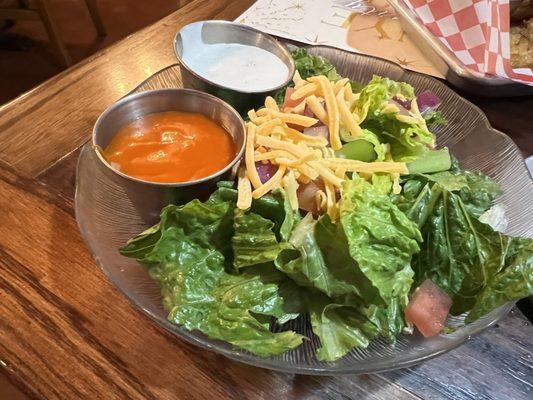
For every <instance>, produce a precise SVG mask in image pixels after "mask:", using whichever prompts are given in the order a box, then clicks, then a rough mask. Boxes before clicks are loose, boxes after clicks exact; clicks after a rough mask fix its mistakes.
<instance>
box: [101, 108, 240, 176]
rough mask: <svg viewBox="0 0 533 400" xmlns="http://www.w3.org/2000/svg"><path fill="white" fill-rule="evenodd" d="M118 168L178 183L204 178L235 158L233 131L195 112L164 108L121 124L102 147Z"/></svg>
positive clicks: (126, 171)
mask: <svg viewBox="0 0 533 400" xmlns="http://www.w3.org/2000/svg"><path fill="white" fill-rule="evenodd" d="M104 157H105V159H106V160H107V162H109V164H110V165H111V166H112V167H113V168H115V169H117V170H119V171H120V172H122V173H124V174H126V175H130V176H133V177H135V178H139V179H143V180H146V181H150V182H160V183H176V182H188V181H192V180H196V179H201V178H205V177H206V176H209V175H211V174H213V173H215V172H217V171H219V170H221V169H222V168H224V167H225V166H226V165H228V164H229V163H230V162H231V161H232V160H233V158H234V157H235V145H234V143H233V140H232V138H231V136H230V135H229V134H228V132H226V131H225V130H224V129H223V128H222V127H221V126H219V125H217V124H216V123H215V122H214V121H213V120H211V119H210V118H208V117H206V116H204V115H202V114H197V113H188V112H177V111H170V112H163V113H155V114H150V115H147V116H144V117H142V118H140V119H138V120H135V121H133V122H131V123H129V124H127V125H125V126H124V127H122V128H121V129H120V130H119V132H118V133H117V134H116V136H115V137H114V138H113V140H112V141H111V143H110V144H109V145H108V146H107V148H106V149H105V150H104Z"/></svg>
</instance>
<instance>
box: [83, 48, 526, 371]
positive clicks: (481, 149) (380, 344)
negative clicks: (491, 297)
mask: <svg viewBox="0 0 533 400" xmlns="http://www.w3.org/2000/svg"><path fill="white" fill-rule="evenodd" d="M311 53H313V54H319V55H323V56H325V57H327V58H329V59H330V60H331V61H332V62H333V64H335V65H336V66H337V68H338V70H339V73H340V74H341V75H342V76H346V77H349V78H351V79H354V80H356V81H361V82H367V81H368V80H370V79H371V78H372V75H373V74H377V75H383V76H388V77H390V78H392V79H395V80H399V81H405V82H409V83H410V84H412V85H413V86H414V87H415V89H416V91H417V92H418V93H420V92H422V91H424V90H431V91H432V92H434V93H436V94H437V95H438V96H439V97H440V98H441V99H442V100H443V104H442V108H441V110H442V112H443V113H444V116H445V117H446V119H447V120H448V125H446V126H445V127H440V128H439V129H437V130H436V131H435V133H436V134H437V137H438V143H439V145H440V146H448V147H449V148H450V150H451V152H452V153H453V154H454V155H455V156H456V157H458V158H459V160H460V161H461V163H462V165H463V166H464V167H466V168H469V169H474V170H481V171H483V172H485V173H486V174H488V175H489V176H491V177H492V178H493V179H495V180H496V181H497V182H498V183H499V184H500V185H501V186H502V189H503V192H504V194H503V196H501V197H500V198H499V199H498V203H499V204H502V205H503V206H504V207H505V210H506V214H507V217H508V220H509V224H508V226H507V229H506V233H508V234H510V235H516V236H533V224H532V218H533V202H532V201H531V199H533V181H532V180H531V177H530V175H529V173H528V171H527V169H526V166H525V164H524V161H523V159H522V156H521V154H520V151H519V150H518V148H517V147H516V145H515V144H514V143H513V141H512V140H511V139H510V138H509V137H507V136H506V135H504V134H503V133H501V132H499V131H497V130H495V129H492V128H491V127H490V125H489V123H488V121H487V119H486V117H485V116H484V115H483V113H482V112H481V111H480V110H479V109H478V108H477V107H476V106H474V105H473V104H471V103H469V102H468V101H466V100H465V99H463V98H462V97H460V96H459V95H458V94H456V93H455V92H453V91H452V90H450V89H449V88H448V87H446V86H445V85H444V84H442V83H441V82H439V81H437V80H436V79H433V78H430V77H427V76H424V75H420V74H417V73H414V72H408V71H405V70H403V69H402V68H400V67H398V66H397V65H395V64H392V63H389V62H387V61H383V60H380V59H376V58H372V57H368V56H362V55H357V54H352V53H347V52H344V51H341V50H337V49H333V48H328V47H323V46H318V47H315V48H313V49H312V50H311ZM180 86H181V80H180V74H179V68H178V67H177V66H171V67H169V68H167V69H165V70H162V71H160V72H158V73H157V74H155V75H154V76H152V77H151V78H149V79H148V80H147V81H145V82H144V83H143V84H142V85H141V86H139V87H138V88H137V89H136V90H135V92H138V91H142V90H148V89H156V88H162V87H180ZM75 201H76V204H75V206H76V218H77V221H78V224H79V228H80V230H81V233H82V235H83V238H84V240H85V242H86V244H87V246H88V247H89V249H90V251H91V253H92V255H93V257H94V259H95V261H96V263H97V264H98V265H99V266H100V268H101V269H102V270H103V271H104V273H105V274H106V275H107V277H108V278H109V279H110V280H111V281H112V282H113V283H114V284H115V285H116V286H117V287H118V288H119V289H120V290H121V291H122V293H124V295H125V296H126V297H127V298H128V299H129V300H130V301H131V302H132V303H134V304H135V305H136V306H137V307H138V308H139V309H141V310H142V311H143V312H145V313H146V314H148V315H149V316H150V317H151V318H152V319H153V320H154V321H155V322H156V323H157V324H159V325H160V326H162V327H164V328H165V329H168V330H169V331H171V332H173V333H174V334H176V335H177V336H179V337H180V338H182V339H184V340H186V341H188V342H190V343H193V344H195V345H198V346H200V347H203V348H206V349H209V350H212V351H216V352H218V353H221V354H224V355H225V356H227V357H229V358H232V359H234V360H237V361H241V362H244V363H248V364H253V365H255V366H259V367H264V368H270V369H274V370H280V371H285V372H290V373H300V374H320V375H333V374H348V373H349V374H354V373H368V372H377V371H384V370H390V369H395V368H402V367H407V366H410V365H413V364H416V363H418V362H420V361H423V360H426V359H428V358H431V357H434V356H436V355H438V354H442V353H444V352H446V351H448V350H451V349H453V348H455V347H457V346H459V345H460V344H461V343H463V342H464V341H466V340H468V339H469V338H470V337H471V336H472V335H475V334H477V333H479V332H481V331H482V330H483V329H485V328H487V327H489V326H491V325H492V324H494V323H495V322H497V321H498V320H499V319H500V318H502V317H503V316H504V315H505V314H506V313H507V312H508V311H509V310H510V308H511V307H512V304H508V305H506V306H503V307H501V308H500V309H498V310H495V311H494V312H492V313H490V314H489V315H486V316H485V317H483V318H481V319H479V320H478V321H476V322H475V323H473V324H471V325H468V326H465V327H461V328H459V329H457V330H456V331H455V332H454V333H452V334H448V335H440V336H438V337H435V338H431V339H424V338H423V337H421V336H420V335H419V334H418V333H415V334H414V335H404V336H401V337H399V339H398V342H397V343H396V345H394V346H393V345H391V344H389V343H387V342H386V341H385V340H382V339H377V340H374V341H373V342H372V343H371V345H370V346H369V347H368V348H366V349H355V350H353V351H352V352H351V353H349V354H348V355H346V356H345V357H343V358H341V359H340V360H338V361H336V362H320V361H318V360H317V359H316V358H315V356H314V354H315V349H316V348H317V346H318V343H319V342H318V339H317V338H316V337H314V336H313V335H312V334H311V331H310V327H309V324H308V321H306V320H305V319H301V320H297V321H294V322H293V326H289V328H291V329H294V330H296V331H298V332H300V333H302V334H304V335H306V336H308V337H310V339H311V340H309V341H304V343H303V344H302V345H301V346H300V347H298V348H297V349H294V350H292V351H290V352H287V353H285V354H283V355H280V356H277V357H271V358H261V357H257V356H255V355H253V354H250V353H248V352H246V351H243V350H239V349H235V348H234V347H232V346H231V345H229V344H227V343H225V342H221V341H218V340H211V339H209V338H208V337H206V336H205V335H203V334H202V333H200V332H197V331H194V332H190V331H188V330H185V329H182V328H181V327H179V326H176V325H172V324H170V323H169V322H168V321H167V320H166V313H165V311H164V310H163V307H162V305H161V296H160V293H159V289H158V287H157V285H156V284H155V283H154V282H153V281H152V280H151V279H150V278H149V276H148V273H147V272H146V270H145V269H144V268H143V267H142V266H140V265H139V264H138V263H136V262H135V261H134V260H131V259H128V258H125V257H122V256H121V255H120V254H119V253H118V251H117V250H118V248H119V247H121V246H123V245H124V243H126V241H127V240H128V239H129V238H131V237H132V236H134V235H136V234H138V233H139V232H141V231H142V230H144V229H145V228H147V227H148V224H147V223H146V222H143V218H142V216H141V215H140V213H139V212H138V211H137V210H136V209H135V207H134V206H133V205H132V202H131V201H130V199H129V198H128V196H127V195H126V193H125V191H124V190H123V188H121V187H119V186H117V185H116V184H114V183H113V182H112V181H111V180H110V179H109V178H108V177H107V175H106V174H105V171H103V169H102V168H101V167H100V164H99V163H98V162H97V160H96V157H95V155H94V152H93V151H92V150H91V148H90V147H89V146H88V145H86V146H85V147H84V148H83V150H82V152H81V154H80V158H79V163H78V169H77V180H76V200H75ZM146 211H147V210H143V214H144V215H146ZM149 211H157V212H159V210H149ZM461 321H462V318H460V317H459V318H453V319H452V320H451V321H450V323H451V324H452V325H459V324H460V323H461Z"/></svg>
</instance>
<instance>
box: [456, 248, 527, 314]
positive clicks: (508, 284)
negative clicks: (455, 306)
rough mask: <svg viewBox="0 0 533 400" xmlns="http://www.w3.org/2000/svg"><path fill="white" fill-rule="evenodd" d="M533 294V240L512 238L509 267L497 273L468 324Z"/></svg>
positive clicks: (478, 298) (479, 296) (473, 308)
mask: <svg viewBox="0 0 533 400" xmlns="http://www.w3.org/2000/svg"><path fill="white" fill-rule="evenodd" d="M531 295H533V240H532V239H512V243H511V244H510V249H509V251H508V254H507V259H506V261H505V266H504V268H502V269H501V270H500V271H498V272H497V273H496V274H494V275H493V276H492V277H491V278H490V279H489V280H488V282H487V284H486V286H485V287H484V288H483V289H482V290H481V292H480V293H479V294H478V295H477V296H476V299H475V302H474V305H473V307H472V309H471V310H470V312H469V313H468V316H467V317H466V319H465V323H470V322H473V321H475V320H476V319H478V318H479V317H481V316H483V315H485V314H487V313H489V312H490V311H492V310H494V309H496V308H498V307H500V306H502V305H504V304H505V303H508V302H510V301H517V300H520V299H522V298H524V297H527V296H531Z"/></svg>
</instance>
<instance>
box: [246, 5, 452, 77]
mask: <svg viewBox="0 0 533 400" xmlns="http://www.w3.org/2000/svg"><path fill="white" fill-rule="evenodd" d="M236 21H237V22H240V23H243V24H246V25H249V26H252V27H254V28H257V29H259V30H261V31H264V32H267V33H270V34H272V35H275V36H279V37H283V38H286V39H292V40H296V41H299V42H303V43H307V44H314V45H319V44H324V45H329V46H333V47H337V48H340V49H343V50H348V51H352V52H356V53H362V54H368V55H372V56H376V57H381V58H385V59H387V60H389V61H392V62H395V63H397V64H399V65H401V66H402V67H403V68H406V69H410V70H413V71H417V72H422V73H425V74H428V75H432V76H436V77H441V78H442V75H441V74H440V73H439V72H438V71H437V69H436V68H435V67H434V66H433V64H432V63H431V62H430V61H429V60H428V59H427V58H426V57H425V56H424V55H423V54H422V52H421V51H420V50H418V48H417V46H416V45H415V44H414V43H413V42H412V41H411V40H410V39H409V37H407V35H405V33H404V32H403V30H402V28H401V27H400V23H399V21H398V20H397V19H396V17H395V16H394V12H393V10H392V9H391V8H390V7H389V6H388V4H387V0H355V1H349V0H258V1H257V2H256V3H255V4H254V5H253V6H252V7H251V8H249V9H248V10H247V11H246V12H245V13H244V14H242V15H241V16H240V17H239V18H237V19H236Z"/></svg>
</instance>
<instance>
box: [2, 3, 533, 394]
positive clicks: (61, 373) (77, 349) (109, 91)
mask: <svg viewBox="0 0 533 400" xmlns="http://www.w3.org/2000/svg"><path fill="white" fill-rule="evenodd" d="M251 3H252V2H251V1H241V0H235V1H212V0H210V1H203V0H196V1H193V2H191V3H190V4H189V5H188V6H186V7H185V8H184V9H182V10H180V11H178V12H176V13H174V14H172V15H170V16H169V17H167V18H165V19H163V20H161V21H159V22H158V23H156V24H155V25H153V26H151V27H148V28H146V29H145V30H143V31H140V32H139V33H137V34H135V35H133V36H131V37H129V38H127V39H125V40H124V41H122V42H120V43H118V44H117V45H115V46H112V47H111V48H109V49H106V50H104V51H103V52H102V53H99V54H97V55H95V56H94V57H92V58H91V59H90V60H88V61H86V62H83V63H81V64H79V65H78V66H75V67H74V68H72V69H70V70H68V71H66V72H65V73H63V74H61V75H59V76H58V77H55V78H53V79H52V80H51V81H49V82H47V83H45V84H43V85H42V86H40V87H38V88H36V89H34V90H33V91H31V92H29V93H27V94H25V95H23V96H21V97H19V98H18V99H16V100H14V101H13V102H11V103H8V104H6V105H5V106H3V107H2V108H0V210H1V212H0V215H1V217H0V371H1V372H2V373H4V374H5V375H6V376H7V378H8V379H9V380H10V381H11V382H13V383H14V384H15V385H16V386H17V387H19V388H20V389H21V390H22V391H24V392H25V393H26V394H27V395H28V396H29V397H31V398H40V399H41V398H42V399H376V400H378V399H383V400H389V399H422V398H427V399H454V400H455V399H472V400H473V399H498V400H500V399H513V400H514V399H517V400H521V399H530V398H531V396H532V395H533V379H532V376H533V373H532V371H533V327H532V326H531V324H530V323H529V322H528V321H527V320H526V319H525V318H524V316H523V315H522V314H521V313H520V312H518V311H513V312H512V313H511V314H509V315H508V316H507V317H506V318H505V319H504V320H502V321H501V322H500V323H499V325H497V326H495V327H493V328H491V329H489V330H488V331H486V332H485V333H483V334H482V335H480V336H478V337H475V338H473V339H471V340H470V341H468V342H467V343H466V344H464V345H463V346H461V347H460V348H458V349H456V350H453V351H451V352H450V353H448V354H445V355H442V356H440V357H438V358H436V359H433V360H430V361H428V362H426V363H424V364H422V365H419V366H416V367H412V368H408V369H404V370H399V371H392V372H387V373H382V374H373V375H361V376H340V377H315V376H297V375H291V374H282V373H276V372H271V371H267V370H262V369H259V368H255V367H250V366H247V365H242V364H239V363H236V362H233V361H230V360H228V359H226V358H225V357H223V356H220V355H217V354H214V353H211V352H208V351H205V350H201V349H198V348H196V347H194V346H192V345H189V344H187V343H185V342H183V341H180V340H179V339H177V338H176V337H174V336H173V335H172V334H170V333H168V332H167V331H165V330H163V329H161V328H159V327H158V326H157V325H155V324H154V323H153V322H152V321H151V320H149V319H148V318H147V317H146V316H145V315H144V314H142V313H141V312H139V311H138V310H137V309H135V308H134V307H133V306H132V305H131V304H130V303H129V302H128V301H127V300H126V299H125V298H124V297H123V296H122V295H121V294H120V293H119V292H118V291H117V290H116V289H115V288H114V286H112V285H111V284H110V283H109V282H108V281H107V279H106V278H105V276H104V275H103V274H102V272H101V271H100V270H99V268H97V266H96V265H95V263H94V262H93V260H92V258H91V256H90V254H89V252H88V250H87V249H86V248H85V246H84V243H83V241H82V239H81V237H80V234H79V232H78V229H77V226H76V222H75V218H74V211H73V197H74V179H75V175H74V174H75V166H76V160H77V156H78V149H79V147H80V145H81V144H83V143H84V142H85V141H86V140H87V139H88V138H89V136H90V130H91V128H92V124H93V123H94V121H95V119H96V117H97V116H98V114H99V113H100V112H101V111H103V109H104V108H105V107H106V106H108V105H109V104H111V103H112V102H113V101H115V100H117V99H118V98H119V97H121V96H123V95H124V94H126V93H127V92H129V91H131V90H132V89H133V88H134V87H136V86H137V85H138V84H139V83H141V82H142V81H143V80H145V79H146V78H147V77H148V76H150V75H151V74H153V73H154V72H156V71H157V70H158V69H161V68H163V67H165V66H167V65H169V64H172V63H174V57H173V55H172V49H171V46H170V43H171V39H172V36H173V35H174V33H175V32H176V31H177V29H178V28H179V27H180V26H182V25H183V24H185V23H187V22H190V21H193V20H199V19H207V18H227V19H233V18H235V17H237V16H238V15H239V14H240V13H241V12H242V11H243V10H244V9H245V8H246V7H248V6H249V5H250V4H251ZM148 84H149V83H148ZM525 113H526V110H524V115H525ZM525 142H527V143H529V145H531V141H530V140H527V139H526V141H525ZM2 400H3V399H2Z"/></svg>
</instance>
